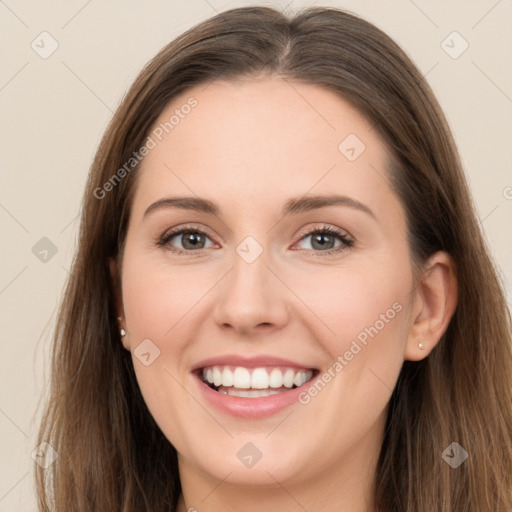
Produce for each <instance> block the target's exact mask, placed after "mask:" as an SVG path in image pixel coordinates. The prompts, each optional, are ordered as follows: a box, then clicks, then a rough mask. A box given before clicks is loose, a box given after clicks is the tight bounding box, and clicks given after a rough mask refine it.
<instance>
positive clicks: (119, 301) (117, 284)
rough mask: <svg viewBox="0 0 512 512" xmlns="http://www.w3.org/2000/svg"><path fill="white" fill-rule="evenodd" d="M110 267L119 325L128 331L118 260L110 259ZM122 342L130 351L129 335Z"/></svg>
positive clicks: (122, 338)
mask: <svg viewBox="0 0 512 512" xmlns="http://www.w3.org/2000/svg"><path fill="white" fill-rule="evenodd" d="M108 265H109V270H110V279H111V280H112V288H113V290H114V300H115V308H116V315H117V318H118V323H119V329H121V328H123V329H124V330H125V331H126V320H125V317H124V307H123V297H122V293H121V281H120V278H119V275H120V274H119V269H118V264H117V260H115V259H114V258H110V259H109V261H108ZM121 341H122V343H123V347H124V348H125V349H126V350H130V344H129V343H128V335H125V336H122V337H121Z"/></svg>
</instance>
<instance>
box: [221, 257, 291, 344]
mask: <svg viewBox="0 0 512 512" xmlns="http://www.w3.org/2000/svg"><path fill="white" fill-rule="evenodd" d="M219 284H220V286H219V288H218V290H217V297H216V298H217V301H216V304H215V309H214V315H213V316H214V320H215V323H216V324H217V325H218V326H219V327H220V328H221V329H222V330H225V331H227V330H232V331H234V332H236V333H237V334H239V335H244V336H250V335H255V334H258V333H265V334H269V333H271V332H273V331H275V330H279V329H281V328H283V326H284V325H286V323H287V322H288V319H289V311H290V304H289V298H290V297H289V295H290V292H289V291H288V289H287V288H286V286H285V285H284V284H283V282H282V281H280V280H279V279H278V278H277V277H276V275H275V271H273V270H270V268H268V266H267V261H266V258H265V253H263V254H261V255H260V256H259V257H258V258H257V259H256V260H255V261H253V262H252V263H248V262H246V261H245V260H244V259H243V258H241V257H240V256H239V255H238V254H235V255H234V258H233V266H232V268H231V270H230V271H229V272H228V274H227V275H226V276H225V278H224V279H223V280H222V283H219Z"/></svg>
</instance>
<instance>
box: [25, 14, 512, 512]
mask: <svg viewBox="0 0 512 512" xmlns="http://www.w3.org/2000/svg"><path fill="white" fill-rule="evenodd" d="M262 71H265V72H268V73H273V74H276V75H279V76H281V77H283V78H285V79H287V80H295V81H300V82H303V83H308V84H316V85H318V86H321V87H324V88H326V89H329V90H330V91H334V92H335V93H337V94H338V95H339V96H340V97H341V98H343V99H345V100H346V101H348V102H350V103H351V104H352V105H353V106H354V107H355V108H357V109H358V110H359V111H360V112H361V113H362V114H363V115H365V116H366V118H367V119H368V120H369V121H370V122H371V123H372V124H373V125H374V127H375V128H376V129H377V130H378V132H379V133H380V135H381V136H382V137H383V140H384V141H385V142H386V144H387V147H388V149H389V152H390V155H392V158H391V159H390V164H389V169H388V172H389V175H390V180H391V181H390V183H391V186H392V187H393V188H394V190H395V191H396V193H397V196H398V197H399V199H400V200H401V202H402V204H403V205H404V207H405V210H406V212H407V224H408V236H409V244H410V251H411V255H412V260H413V263H414V265H415V267H416V266H418V268H421V265H422V264H424V263H425V262H426V261H427V258H428V257H429V255H432V254H433V253H434V252H435V251H438V250H444V251H447V252H448V253H449V254H450V255H451V256H452V258H453V260H454V262H455V264H456V267H457V276H458V283H459V295H458V297H459V298H458V306H457V309H456V311H455V313H454V315H453V317H452V319H451V322H450V324H449V326H448V328H447V330H446V332H445V333H444V334H443V336H442V338H441V340H440V342H439V343H438V345H437V346H436V348H435V349H434V350H433V351H432V352H431V354H430V355H429V356H428V357H427V358H426V359H424V360H423V361H420V362H412V361H406V362H405V363H404V365H403V368H402V370H401V373H400V376H399V379H398V383H397V385H396V388H395V390H394V392H393V395H392V398H391V403H390V407H389V415H388V419H387V425H386V431H385V437H384V442H383V445H382V450H381V454H380V459H379V463H378V468H377V475H376V487H375V491H374V496H373V500H374V506H375V509H376V510H379V511H382V512H398V511H403V512H405V511H407V512H431V511H432V510H436V511H437V512H462V511H467V512H470V511H471V512H482V511H484V510H492V511H494V512H510V510H512V405H511V404H512V353H511V352H512V349H511V347H512V340H511V319H510V312H509V310H508V307H507V304H506V301H505V298H504V293H503V285H502V283H501V282H500V278H499V275H498V273H497V270H496V268H495V267H494V265H493V262H492V260H491V258H490V256H489V250H488V248H487V247H486V244H485V242H484V238H483V236H482V233H481V228H480V226H479V222H478V221H477V216H476V213H475V210H474V206H473V203H472V199H471V197H470V193H469V190H468V186H467V183H466V180H465V177H464V174H463V171H462V168H461V163H460V160H459V156H458V153H457V149H456V147H455V144H454V140H453V138H452V135H451V133H450V130H449V128H448V125H447V122H446V120H445V117H444V115H443V113H442V111H441V109H440V107H439V104H438V102H437V101H436V99H435V97H434V95H433V93H432V91H431V89H430V87H429V86H428V84H427V83H426V81H425V79H424V78H423V76H422V75H421V73H420V72H419V71H418V69H417V68H416V67H415V66H414V64H413V63H412V62H411V60H410V59H409V58H408V57H407V56H406V55H405V53H404V52H403V51H402V50H401V49H400V48H399V47H398V46H397V45H396V44H395V43H394V42H393V41H392V40H391V39H390V38H389V37H388V36H387V35H386V34H384V33H383V32H382V31H380V30H379V29H377V28H376V27H375V26H373V25H372V24H370V23H368V22H366V21H364V20H362V19H360V18H359V17H357V16H355V15H352V14H349V13H347V12H344V11H342V10H339V9H334V8H320V7H315V8H308V9H304V10H302V11H299V12H297V13H296V14H294V15H293V17H287V16H285V15H284V14H283V13H281V12H279V11H277V10H274V9H272V8H268V7H246V8H237V9H232V10H229V11H226V12H223V13H221V14H219V15H216V16H215V17H213V18H210V19H208V20H206V21H205V22H202V23H201V24H199V25H198V26H196V27H194V28H192V29H190V30H188V31H187V32H185V33H184V34H182V35H181V36H180V37H178V38H177V39H175V40H174V41H173V42H171V43H170V44H168V45H167V46H166V47H165V48H163V49H162V50H161V51H160V52H159V53H158V55H157V56H156V57H154V58H153V59H152V60H151V61H150V62H149V63H148V64H147V65H146V67H145V68H144V69H143V71H142V72H141V73H140V75H139V76H138V78H137V79H136V80H135V82H134V83H133V85H132V87H131V88H130V90H129V92H128V94H127V95H126V97H125V98H124V99H123V101H122V103H121V105H120V106H119V108H118V109H117V111H116V113H115V115H114V117H113V119H112V121H111V123H110V125H109V126H108V128H107V130H106V133H105V135H104V137H103V139H102V141H101V144H100V146H99V149H98V151H97V153H96V156H95V159H94V162H93V164H92V168H91V171H90V174H89V178H88V184H87V188H86V191H85V196H84V200H83V210H82V217H81V225H80V235H79V245H78V250H77V253H76V257H75V260H74V262H73V266H72V270H71V276H70V278H69V282H68V284H67V288H66V291H65V294H64V298H63V301H62V305H61V308H60V311H59V316H58V321H57V325H56V331H55V337H54V345H53V351H52V376H51V382H50V394H49V396H48V398H47V404H46V406H45V407H46V409H45V413H44V417H43V421H42V424H41V427H40V433H39V438H38V442H39V443H42V442H47V443H49V444H50V445H51V446H52V447H53V449H55V450H56V451H57V452H58V454H59V457H58V458H57V459H56V460H55V462H54V463H53V464H52V465H50V466H49V467H48V468H47V469H43V468H42V467H41V466H39V465H38V464H35V470H36V481H37V489H38V498H39V509H40V511H56V510H58V511H66V512H89V511H90V512H93V511H94V512H98V511H107V510H108V511H115V510H119V511H123V512H141V511H143V510H147V511H151V512H164V511H165V512H168V511H169V510H176V504H177V501H178V498H179V494H180V492H181V486H180V479H179V474H178V464H177V453H176V450H175V449H174V447H173V446H172V445H171V443H170V442H169V441H168V440H167V439H166V438H165V436H164V435H163V433H162V432H161V431H160V429H159V428H158V426H157V425H156V423H155V422H154V420H153V418H152V417H151V415H150V413H149V411H148V409H147V408H146V405H145V403H144V400H143V398H142V396H141V393H140V391H139V387H138V385H137V381H136V378H135V375H134V371H133V366H132V362H131V357H130V354H129V352H128V351H126V350H125V349H124V348H123V346H122V344H121V342H120V337H119V331H118V325H117V321H116V309H115V297H114V286H115V284H116V283H112V279H111V275H110V272H109V266H108V261H109V259H110V258H118V259H119V258H120V257H121V256H122V250H123V242H124V240H125V235H126V230H127V221H128V218H129V214H130V206H131V199H132V197H133V191H134V184H135V178H136V175H137V166H134V168H133V169H130V172H126V173H121V174H122V179H118V180H117V181H115V184H114V185H112V186H111V187H104V184H105V183H106V182H108V181H109V180H112V177H113V176H114V175H116V173H118V170H119V169H120V168H122V167H123V165H124V164H125V163H126V162H128V161H129V160H130V158H131V157H132V155H133V153H134V152H137V151H138V149H139V148H140V147H141V146H142V145H143V144H144V142H145V140H146V139H147V137H148V133H149V130H150V129H151V127H152V125H153V123H154V122H155V120H156V119H157V117H158V116H159V114H160V113H161V112H162V111H163V110H164V108H165V107H166V106H167V105H168V104H169V102H171V101H172V100H173V98H175V97H176V96H177V95H178V94H180V93H182V92H184V91H186V90H187V89H190V88H191V87H193V86H195V85H198V84H205V85H206V84H207V83H208V82H211V81H213V80H216V79H223V80H250V79H251V78H252V77H255V76H256V75H258V74H259V73H260V72H262ZM117 176H118V177H119V176H120V174H119V173H118V174H117ZM111 183H113V182H112V181H111ZM107 189H108V191H107V192H105V191H106V190H107ZM99 190H103V192H101V193H100V192H98V191H99ZM452 442H457V443H458V444H459V445H461V446H462V447H463V448H464V449H465V450H466V451H467V452H468V459H467V460H466V461H465V462H464V463H463V464H461V465H460V466H459V467H458V468H456V469H453V468H452V467H450V465H448V464H447V463H446V462H445V460H444V459H443V457H442V454H443V451H444V450H445V449H446V448H447V447H449V445H450V444H451V443H452Z"/></svg>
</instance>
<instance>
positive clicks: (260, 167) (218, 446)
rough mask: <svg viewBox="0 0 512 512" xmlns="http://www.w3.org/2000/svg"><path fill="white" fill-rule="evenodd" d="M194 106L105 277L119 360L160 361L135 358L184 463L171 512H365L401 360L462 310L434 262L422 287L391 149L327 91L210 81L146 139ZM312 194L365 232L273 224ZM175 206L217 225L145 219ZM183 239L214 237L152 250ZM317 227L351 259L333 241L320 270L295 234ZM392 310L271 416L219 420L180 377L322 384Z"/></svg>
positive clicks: (348, 225)
mask: <svg viewBox="0 0 512 512" xmlns="http://www.w3.org/2000/svg"><path fill="white" fill-rule="evenodd" d="M292 85H293V86H292ZM190 97H194V98H196V100H197V101H198V105H197V106H196V107H195V108H194V109H193V110H192V111H191V112H190V114H188V115H187V116H185V117H184V118H183V119H181V120H180V123H179V124H178V125H176V126H175V127H174V129H173V130H172V132H170V133H169V134H168V135H166V136H165V137H164V138H163V140H162V141H161V142H159V144H158V145H157V146H156V147H155V148H154V149H152V150H151V151H150V153H149V154H148V155H147V156H146V158H145V159H144V161H143V164H142V167H141V169H140V175H139V176H138V183H137V188H136V192H135V196H134V202H133V206H132V211H131V216H130V223H129V227H128V233H127V239H126V246H125V251H124V255H123V259H122V263H121V262H115V261H112V262H111V270H112V272H115V271H116V270H117V267H116V265H121V269H120V270H121V283H122V284H121V288H120V289H119V291H118V294H119V297H118V309H119V316H120V326H121V327H123V328H125V329H126V331H127V335H126V336H125V337H124V338H123V344H124V347H125V348H126V349H127V350H131V351H132V353H133V351H134V350H135V349H136V347H137V346H138V345H139V344H140V343H141V341H142V340H144V339H150V340H151V341H152V343H154V345H156V346H157V347H158V349H159V350H160V356H159V357H158V358H157V359H155V360H154V362H152V363H151V364H150V365H148V366H145V365H144V364H142V363H141V361H140V360H139V359H138V358H137V357H135V356H134V357H133V364H134V368H135V372H136V376H137V380H138V382H139V385H140V388H141V391H142V394H143V396H144V399H145V401H146V403H147V405H148V407H149V410H150V411H151V414H152V415H153V417H154V418H155V420H156V422H157V423H158V425H159V427H160V428H161V430H162V431H163V433H164V434H165V436H166V437H167V438H168V439H169V441H170V442H171V443H172V444H173V445H174V446H175V447H176V449H177V451H178V457H179V468H180V475H181V481H182V487H183V494H182V496H181V498H180V503H179V508H178V510H179V511H180V512H184V511H186V510H190V509H192V510H197V511H199V512H203V511H204V512H214V511H221V510H222V511H235V510H244V511H246V512H251V511H256V510H257V511H261V510H266V511H270V512H272V511H290V512H291V511H299V510H300V511H302V510H304V509H307V510H322V511H326V512H329V511H336V512H339V511H340V510H343V511H350V512H363V511H364V512H368V511H371V510H373V508H372V505H371V500H370V496H371V491H372V485H373V484H374V474H375V468H376V463H377V458H378V455H379V451H380V447H381V444H382V438H383V428H384V424H385V419H386V414H387V410H388V402H389V399H390V396H391V393H392V390H393V388H394V386H395V383H396V381H397V378H398V375H399V372H400V369H401V366H402V364H403V361H404V360H420V359H422V358H424V357H426V356H428V354H429V353H430V351H431V350H432V349H433V348H434V346H435V345H436V343H437V342H438V341H439V339H440V337H441V335H442V333H443V332H444V331H445V329H446V328H447V326H448V323H449V320H450V318H451V316H452V314H453V312H454V310H455V307H456V302H457V299H456V295H457V285H456V280H455V273H454V266H453V263H452V260H451V259H450V257H449V256H448V255H447V254H445V253H443V252H439V253H436V254H434V255H433V256H432V257H431V258H430V260H429V261H428V262H427V267H428V268H429V269H430V270H429V272H428V273H426V274H425V276H424V278H423V280H422V281H421V283H420V284H419V286H417V287H414V280H413V272H412V268H411V257H410V252H409V247H408V244H407V239H406V218H405V212H404V209H403V207H402V205H401V203H400V201H399V199H398V198H397V197H396V196H395V195H394V193H393V192H392V191H391V189H390V187H389V185H388V182H387V181H386V175H387V170H386V167H387V162H388V160H389V158H388V154H387V151H386V147H385V146H384V144H383V143H382V141H381V139H380V138H379V136H378V134H377V133H376V132H375V131H373V130H372V128H371V125H370V124H369V123H368V122H367V121H366V120H365V119H364V118H363V117H362V116H361V114H359V113H358V111H356V110H354V109H353V108H352V107H351V106H350V105H349V104H348V103H346V102H345V101H343V100H342V99H340V98H339V97H338V96H336V95H334V94H333V93H332V92H329V91H327V90H325V89H323V88H320V87H317V86H314V85H305V84H299V83H292V82H290V83H288V82H286V81H284V80H282V79H281V78H278V77H274V76H263V77H261V78H258V79H251V80H250V81H247V82H244V83H238V84H233V83H228V82H223V81H216V82H213V83H212V84H210V85H209V86H208V87H205V86H204V85H202V86H198V87H196V88H194V89H190V90H188V91H186V92H185V93H183V94H182V95H181V96H180V97H178V98H175V100H174V101H173V102H172V104H171V105H168V107H167V108H166V109H165V110H164V111H163V112H162V114H161V116H160V117H159V119H158V120H157V122H156V123H155V126H157V125H158V124H159V123H161V122H165V121H167V120H168V119H169V117H170V115H171V114H172V113H173V112H174V110H175V109H176V108H180V106H181V105H183V104H184V103H185V102H186V101H187V99H188V98H190ZM349 134H355V135H357V137H358V138H359V139H360V140H361V141H363V142H364V144H365V146H366V149H365V151H364V152H363V153H362V154H361V155H360V156H359V157H358V158H357V159H356V160H355V161H353V162H351V161H349V160H348V159H347V158H346V157H345V156H344V154H342V152H340V150H339V149H338V146H339V144H340V142H342V141H343V140H344V139H345V137H347V135H349ZM304 194H307V195H328V194H340V195H345V196H349V197H350V198H353V199H356V200H357V201H360V202H361V203H364V204H365V205H367V206H368V207H369V208H370V209H371V210H372V211H373V213H374V215H375V218H373V217H372V216H371V215H369V214H367V213H365V212H363V211H360V210H357V209H355V208H351V207H348V206H338V205H333V206H328V207H322V208H318V209H315V210H311V211H307V212H302V213H297V214H289V215H286V216H284V217H283V216H282V215H281V208H282V207H283V205H284V204H285V202H286V201H287V200H288V199H290V198H292V197H293V198H296V197H301V196H303V195H304ZM170 196H174V197H177V196H180V197H181V196H187V197H190V196H192V197H195V196H197V197H201V198H205V199H208V200H210V201H213V202H215V203H216V204H217V205H218V207H219V209H220V212H219V213H218V215H211V214H207V213H204V212H198V211H192V210H184V209H177V208H161V209H156V210H154V211H153V212H152V213H150V214H148V215H147V216H146V217H145V218H144V212H145V211H146V209H147V208H148V207H149V206H150V205H151V204H153V203H154V202H156V201H158V200H160V199H162V198H165V197H170ZM190 223H192V224H193V225H194V227H195V228H198V229H200V230H202V231H205V232H206V233H207V235H208V236H207V238H206V239H205V245H204V249H202V250H198V249H190V248H189V249H188V253H184V254H177V253H175V252H173V251H172V249H173V248H175V249H182V250H187V249H186V248H187V247H191V246H190V245H185V246H184V245H182V244H187V242H189V241H190V237H188V238H187V237H185V240H184V239H183V237H182V236H180V235H178V236H176V237H174V238H173V239H172V240H171V241H169V242H168V244H167V245H166V246H165V247H163V246H158V245H157V244H156V241H157V240H158V239H159V238H160V237H161V236H162V235H163V234H165V233H166V232H168V231H169V230H170V229H171V228H174V227H187V226H188V225H189V224H190ZM324 226H329V227H331V228H334V229H338V230H340V231H341V232H342V234H345V235H347V236H349V237H350V239H351V240H353V241H354V245H353V246H352V247H350V248H348V247H343V245H342V242H340V241H339V239H337V238H336V237H334V238H329V237H328V238H327V242H328V244H327V248H333V247H334V248H336V247H338V246H340V244H341V247H342V250H341V251H339V252H338V253H335V254H331V255H326V254H323V253H322V252H323V251H322V248H321V247H320V248H319V246H318V245H316V244H314V240H313V239H314V237H313V236H311V235H310V236H308V235H303V234H302V233H304V232H305V231H306V230H307V231H309V232H313V231H314V230H315V229H321V228H323V227H324ZM249 235H250V236H252V237H253V238H254V239H255V240H256V241H257V242H258V244H259V245H260V246H261V248H262V249H263V253H262V254H261V255H260V256H259V257H258V258H257V259H256V260H255V261H254V262H252V263H247V262H246V261H245V260H244V259H242V258H241V257H240V256H239V255H238V253H237V252H236V248H237V246H238V245H239V244H240V243H241V242H242V241H243V240H244V239H245V238H246V237H247V236H249ZM329 244H330V245H329ZM184 247H185V248H184ZM194 251H195V252H194ZM197 254H199V255H197ZM395 303H398V304H399V305H400V306H401V310H400V312H399V313H397V314H396V315H395V316H394V318H393V319H392V320H390V321H389V322H387V323H385V326H384V328H382V329H380V330H379V332H378V334H377V335H375V336H374V337H373V338H369V339H368V343H367V345H366V346H364V348H363V349H362V350H361V351H360V352H359V353H357V355H355V356H354V357H353V359H352V360H351V361H349V362H348V364H347V365H346V366H344V367H343V369H342V371H339V372H338V373H337V374H336V376H335V378H333V379H332V380H331V382H329V383H328V385H327V386H326V387H325V388H324V389H323V390H322V391H321V392H320V393H318V395H317V396H315V397H313V398H312V399H311V400H310V402H309V403H307V404H305V405H303V404H300V403H295V404H293V405H292V406H291V407H288V408H286V409H284V410H283V411H281V412H279V413H277V414H275V415H273V416H270V417H268V418H261V419H254V420H246V419H240V418H235V417H232V416H229V415H227V414H224V413H222V412H219V411H217V410H216V409H214V408H213V407H212V406H211V405H209V403H208V402H207V401H206V400H205V399H204V398H203V397H202V396H201V394H200V393H199V392H198V385H197V383H196V382H195V380H194V377H193V376H192V375H191V373H190V370H191V367H192V366H193V365H194V364H197V363H198V362H200V361H201V360H203V359H205V358H209V357H214V356H218V355H221V354H232V353H234V354H238V355H259V354H271V355H274V356H278V357H284V358H289V359H292V360H295V361H298V362H301V363H307V364H308V366H309V367H315V368H318V369H320V370H321V371H322V372H323V371H327V370H328V369H329V368H330V367H332V364H333V362H334V360H336V358H337V357H338V356H340V355H341V356H343V354H344V353H345V352H346V351H347V350H348V349H349V348H350V346H351V343H352V342H353V340H354V339H356V337H357V336H358V334H360V333H361V332H362V331H364V329H365V328H366V327H369V326H373V325H375V324H376V321H377V320H379V318H381V316H380V315H382V314H386V311H388V310H389V309H390V308H392V305H393V304H395ZM419 343H423V345H424V349H420V348H419V347H418V344H419ZM247 442H251V443H253V444H254V445H255V446H256V447H257V448H258V449H259V451H260V452H261V453H262V458H261V459H260V460H259V461H258V462H257V463H256V464H255V465H254V466H253V467H252V468H247V467H245V466H244V465H243V464H242V463H241V462H240V460H239V459H238V458H237V455H236V454H237V452H238V451H239V450H240V449H241V448H242V447H243V446H244V445H245V444H246V443H247Z"/></svg>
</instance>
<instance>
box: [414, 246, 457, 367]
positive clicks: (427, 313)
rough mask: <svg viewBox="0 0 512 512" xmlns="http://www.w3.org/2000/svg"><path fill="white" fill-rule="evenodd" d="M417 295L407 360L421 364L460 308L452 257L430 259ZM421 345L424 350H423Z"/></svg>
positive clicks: (441, 253) (438, 255)
mask: <svg viewBox="0 0 512 512" xmlns="http://www.w3.org/2000/svg"><path fill="white" fill-rule="evenodd" d="M413 294H414V297H413V301H412V304H413V305H412V314H411V322H412V323H411V326H410V329H409V336H408V338H407V343H406V347H405V353H404V359H406V360H408V361H420V360H422V359H424V358H425V357H427V356H428V355H429V354H430V352H431V351H432V349H433V348H434V347H435V346H436V345H437V343H438V342H439V340H440V339H441V337H442V335H443V334H444V332H445V331H446V329H447V328H448V324H449V323H450V320H451V318H452V316H453V314H454V312H455V309H456V307H457V302H458V283H457V275H456V268H455V264H454V262H453V260H452V258H451V256H450V255H449V254H448V253H446V252H445V251H438V252H436V253H435V254H434V255H432V256H431V257H430V258H429V260H428V262H427V264H426V266H425V272H424V273H423V275H422V276H421V278H420V281H419V283H418V284H417V285H416V287H415V288H414V290H413ZM420 343H422V344H423V347H424V348H423V349H420V348H419V344H420Z"/></svg>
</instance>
